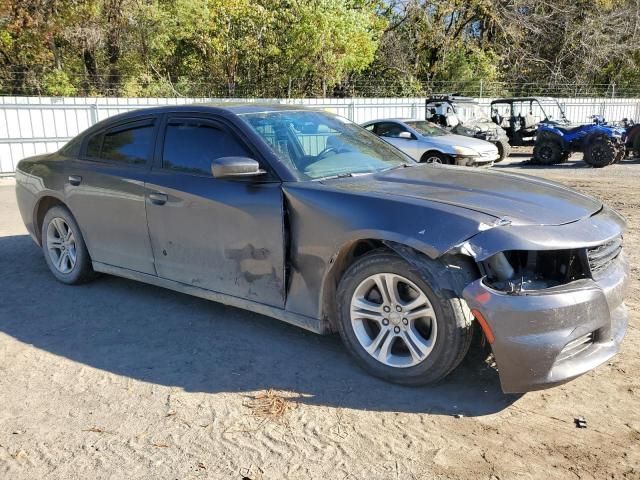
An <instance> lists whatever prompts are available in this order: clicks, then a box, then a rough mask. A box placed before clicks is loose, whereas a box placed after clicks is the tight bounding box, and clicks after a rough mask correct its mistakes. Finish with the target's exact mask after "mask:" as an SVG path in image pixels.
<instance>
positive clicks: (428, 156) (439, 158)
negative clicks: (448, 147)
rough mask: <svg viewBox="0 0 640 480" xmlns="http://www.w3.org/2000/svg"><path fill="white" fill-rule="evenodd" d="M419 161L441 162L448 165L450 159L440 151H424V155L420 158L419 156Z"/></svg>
mask: <svg viewBox="0 0 640 480" xmlns="http://www.w3.org/2000/svg"><path fill="white" fill-rule="evenodd" d="M420 163H441V164H443V165H450V164H451V163H452V162H451V159H450V158H449V157H448V156H447V155H445V154H444V153H440V152H433V151H432V152H426V153H425V154H424V155H422V158H420Z"/></svg>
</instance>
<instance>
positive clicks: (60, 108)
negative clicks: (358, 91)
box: [0, 97, 640, 175]
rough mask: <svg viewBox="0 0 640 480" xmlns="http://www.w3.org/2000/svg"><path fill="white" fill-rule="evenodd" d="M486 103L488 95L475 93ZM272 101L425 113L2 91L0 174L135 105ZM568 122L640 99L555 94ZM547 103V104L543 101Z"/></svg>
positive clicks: (622, 112)
mask: <svg viewBox="0 0 640 480" xmlns="http://www.w3.org/2000/svg"><path fill="white" fill-rule="evenodd" d="M478 100H479V101H480V103H481V105H482V106H484V107H487V106H488V105H489V103H490V102H491V99H488V98H482V99H478ZM207 101H211V102H229V101H247V102H255V101H258V102H276V103H289V104H300V105H309V106H313V107H317V108H323V109H326V110H329V111H332V112H334V113H336V114H338V115H342V116H344V117H347V118H349V119H351V120H353V121H355V122H358V123H360V122H365V121H367V120H374V119H376V118H407V117H413V118H424V116H425V98H424V97H422V98H322V99H224V100H221V99H203V98H73V97H70V98H64V97H50V98H47V97H0V175H7V174H12V173H13V172H14V171H15V166H16V164H17V163H18V161H19V160H21V159H22V158H25V157H28V156H31V155H36V154H39V153H47V152H53V151H55V150H57V149H59V148H60V147H62V145H64V144H65V143H66V142H67V141H69V140H70V139H71V138H73V137H74V136H75V135H77V134H78V133H80V132H82V131H83V130H85V129H86V128H88V127H89V126H91V125H93V124H94V123H96V122H98V121H100V120H102V119H104V118H107V117H110V116H112V115H116V114H118V113H122V112H126V111H128V110H132V109H136V108H144V107H151V106H157V105H177V104H187V103H195V102H207ZM558 101H559V102H560V104H561V105H562V107H563V109H564V110H565V112H566V115H567V117H568V118H569V120H571V121H572V122H577V123H585V122H587V121H588V117H589V115H593V114H600V115H604V116H605V118H606V119H607V120H609V121H617V120H621V119H623V118H633V119H635V120H640V99H637V98H634V99H629V98H627V99H625V98H561V99H558ZM544 106H545V108H546V107H551V104H549V105H547V104H545V105H544Z"/></svg>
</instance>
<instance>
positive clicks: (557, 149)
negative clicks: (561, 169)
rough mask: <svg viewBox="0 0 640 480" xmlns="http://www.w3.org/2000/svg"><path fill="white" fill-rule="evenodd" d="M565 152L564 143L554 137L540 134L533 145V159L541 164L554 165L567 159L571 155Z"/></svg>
mask: <svg viewBox="0 0 640 480" xmlns="http://www.w3.org/2000/svg"><path fill="white" fill-rule="evenodd" d="M565 155H566V152H563V150H562V145H561V144H560V142H559V141H558V140H556V139H555V138H553V137H548V136H540V137H538V139H537V140H536V144H535V146H534V147H533V159H534V161H535V162H536V163H539V164H540V165H554V164H556V163H562V162H563V159H564V161H566V160H567V159H568V158H569V157H568V155H567V156H566V158H565Z"/></svg>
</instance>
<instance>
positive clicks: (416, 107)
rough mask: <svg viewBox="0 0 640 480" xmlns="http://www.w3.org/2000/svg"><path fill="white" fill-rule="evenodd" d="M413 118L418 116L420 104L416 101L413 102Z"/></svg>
mask: <svg viewBox="0 0 640 480" xmlns="http://www.w3.org/2000/svg"><path fill="white" fill-rule="evenodd" d="M411 118H418V106H417V105H416V104H415V103H412V104H411Z"/></svg>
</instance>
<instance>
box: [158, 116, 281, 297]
mask: <svg viewBox="0 0 640 480" xmlns="http://www.w3.org/2000/svg"><path fill="white" fill-rule="evenodd" d="M161 130H162V132H161V135H160V138H159V140H158V145H157V147H156V158H155V160H154V165H153V168H152V170H151V172H150V174H149V177H148V182H147V215H148V221H149V233H150V236H151V243H152V246H153V253H154V258H155V265H156V269H157V271H158V275H159V276H160V277H163V278H167V279H169V280H174V281H177V282H181V283H185V284H189V285H193V286H197V287H201V288H205V289H208V290H213V291H216V292H220V293H224V294H228V295H233V296H236V297H242V298H247V299H249V300H253V301H257V302H260V303H264V304H268V305H273V306H277V307H283V306H284V233H283V231H284V224H283V198H282V190H281V183H280V181H279V180H277V179H276V178H275V177H274V176H273V175H271V174H270V175H267V176H265V177H254V178H246V179H217V178H213V176H212V175H211V162H212V161H213V160H214V159H216V158H219V157H227V156H248V157H251V158H254V159H256V160H258V161H260V158H259V157H258V155H257V152H256V151H254V150H253V149H252V148H251V147H250V146H249V145H248V144H247V143H245V142H244V141H243V140H242V139H241V138H240V137H239V136H238V135H237V134H236V132H235V130H234V127H233V126H232V125H229V124H228V123H226V122H225V121H224V120H222V119H219V118H216V117H210V116H194V115H186V116H185V115H168V116H167V117H166V118H165V120H164V122H163V126H162V129H161ZM261 166H262V167H263V168H267V166H266V165H261Z"/></svg>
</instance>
